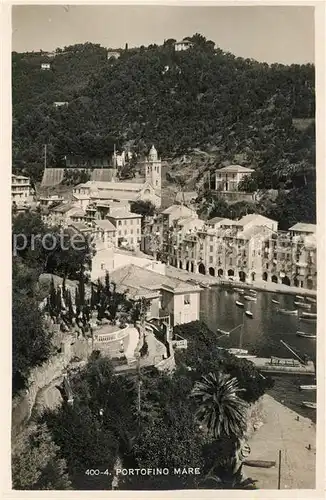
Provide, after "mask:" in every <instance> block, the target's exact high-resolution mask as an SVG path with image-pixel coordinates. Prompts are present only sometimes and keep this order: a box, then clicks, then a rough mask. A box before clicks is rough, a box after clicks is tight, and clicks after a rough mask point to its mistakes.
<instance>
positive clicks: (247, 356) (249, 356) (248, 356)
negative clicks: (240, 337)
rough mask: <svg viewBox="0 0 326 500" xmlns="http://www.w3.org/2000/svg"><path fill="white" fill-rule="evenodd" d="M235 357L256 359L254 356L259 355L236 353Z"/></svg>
mask: <svg viewBox="0 0 326 500" xmlns="http://www.w3.org/2000/svg"><path fill="white" fill-rule="evenodd" d="M235 357H236V358H240V359H254V358H257V356H256V355H255V354H236V355H235Z"/></svg>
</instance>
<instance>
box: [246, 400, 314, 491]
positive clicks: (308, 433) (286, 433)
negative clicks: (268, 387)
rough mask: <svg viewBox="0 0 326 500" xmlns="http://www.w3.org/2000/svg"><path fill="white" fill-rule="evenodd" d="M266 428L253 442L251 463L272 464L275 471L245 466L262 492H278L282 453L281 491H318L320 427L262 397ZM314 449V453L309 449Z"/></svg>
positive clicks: (258, 433)
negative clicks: (265, 462)
mask: <svg viewBox="0 0 326 500" xmlns="http://www.w3.org/2000/svg"><path fill="white" fill-rule="evenodd" d="M262 410H263V415H262V419H263V425H262V426H261V427H260V428H259V429H258V430H257V431H255V432H254V434H253V436H252V437H251V438H250V440H249V444H250V447H251V454H250V456H249V457H248V460H271V461H275V462H276V467H272V468H271V469H262V468H253V467H247V466H245V467H244V469H245V473H246V475H247V476H248V477H251V478H252V479H257V480H258V482H257V486H258V488H262V489H277V482H278V453H279V450H281V452H282V461H281V466H282V467H281V489H314V488H315V467H316V426H315V424H314V423H313V422H312V421H311V420H309V419H308V418H304V417H301V416H299V420H296V418H297V416H298V414H297V413H296V412H294V411H292V410H290V409H289V408H286V407H285V406H283V405H282V404H281V403H279V402H277V401H276V400H275V399H274V398H272V397H271V396H269V395H267V394H265V395H264V396H263V397H262ZM309 444H310V445H311V450H308V449H307V447H308V446H309Z"/></svg>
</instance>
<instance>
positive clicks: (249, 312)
mask: <svg viewBox="0 0 326 500" xmlns="http://www.w3.org/2000/svg"><path fill="white" fill-rule="evenodd" d="M245 315H246V316H248V318H253V316H254V315H253V314H252V312H251V311H245Z"/></svg>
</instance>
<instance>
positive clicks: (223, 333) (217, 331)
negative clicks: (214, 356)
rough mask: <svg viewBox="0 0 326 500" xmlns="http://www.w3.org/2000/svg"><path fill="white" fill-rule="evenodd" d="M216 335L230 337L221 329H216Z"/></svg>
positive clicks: (228, 333)
mask: <svg viewBox="0 0 326 500" xmlns="http://www.w3.org/2000/svg"><path fill="white" fill-rule="evenodd" d="M216 333H219V334H220V335H230V332H227V331H226V330H222V329H221V328H218V329H217V330H216Z"/></svg>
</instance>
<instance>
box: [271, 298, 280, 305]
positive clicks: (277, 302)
mask: <svg viewBox="0 0 326 500" xmlns="http://www.w3.org/2000/svg"><path fill="white" fill-rule="evenodd" d="M272 302H273V304H279V303H280V301H279V300H275V299H272Z"/></svg>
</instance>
